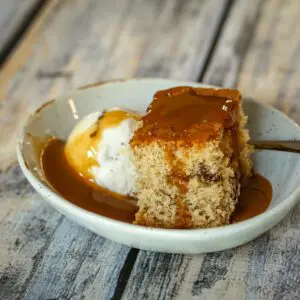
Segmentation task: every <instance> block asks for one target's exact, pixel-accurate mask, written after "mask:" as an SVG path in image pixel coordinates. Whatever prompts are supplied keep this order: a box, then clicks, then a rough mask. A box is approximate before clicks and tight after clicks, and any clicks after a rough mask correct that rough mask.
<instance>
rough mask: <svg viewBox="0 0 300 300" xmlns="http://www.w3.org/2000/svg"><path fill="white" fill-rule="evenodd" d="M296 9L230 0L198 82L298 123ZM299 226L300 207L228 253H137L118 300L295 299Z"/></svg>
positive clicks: (288, 4)
mask: <svg viewBox="0 0 300 300" xmlns="http://www.w3.org/2000/svg"><path fill="white" fill-rule="evenodd" d="M299 4H300V2H299V1H297V0H294V1H293V0H290V1H280V0H278V1H273V0H267V1H262V0H255V1H247V0H242V1H235V2H234V5H233V7H232V9H231V11H230V14H229V16H228V18H227V20H226V23H225V26H224V28H223V30H222V32H221V36H220V39H219V41H218V43H217V46H216V49H215V51H214V52H213V55H212V57H211V62H210V64H209V66H208V69H207V72H206V73H205V74H204V78H203V80H204V81H205V82H207V83H210V84H215V85H221V86H226V87H233V86H238V87H239V88H240V89H241V90H242V92H243V94H244V95H245V96H246V97H254V98H255V99H257V100H259V101H263V102H266V103H271V104H273V105H276V106H277V107H279V108H280V109H282V110H284V111H286V112H289V113H290V114H291V115H292V116H293V117H294V118H295V119H296V120H298V121H299V120H300V119H299V109H300V103H299V101H297V96H300V94H299V85H298V84H297V82H299V79H300V76H299V72H300V64H299V63H298V64H297V62H298V61H299V56H300V54H299V45H300V31H299V30H296V28H298V27H299V26H300V10H299ZM297 49H298V51H297ZM284 87H285V88H286V89H285V88H284ZM299 229H300V205H298V206H297V207H296V209H294V211H293V212H292V213H291V214H290V215H289V216H288V217H286V218H285V219H284V221H283V222H281V223H280V224H278V225H277V226H276V227H275V228H273V229H272V230H271V231H269V232H268V233H266V234H264V235H263V236H262V237H260V238H259V239H257V240H255V241H253V242H251V243H249V244H247V245H244V246H241V247H238V248H236V249H233V250H227V251H223V252H219V253H212V254H205V255H196V256H182V255H170V254H158V253H156V254H153V253H151V252H146V251H140V252H139V255H138V257H137V261H136V264H135V266H134V268H133V272H132V273H131V277H130V278H129V281H128V284H127V286H126V289H125V292H124V294H123V298H122V299H182V300H183V299H228V300H229V299H253V300H258V299H299V297H300V288H299V286H300V285H299V284H300V260H299V255H300V247H299V245H300V234H299Z"/></svg>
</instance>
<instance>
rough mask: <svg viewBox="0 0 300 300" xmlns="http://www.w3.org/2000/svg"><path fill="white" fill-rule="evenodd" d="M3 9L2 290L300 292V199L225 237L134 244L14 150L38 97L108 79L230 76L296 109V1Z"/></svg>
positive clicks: (131, 294)
mask: <svg viewBox="0 0 300 300" xmlns="http://www.w3.org/2000/svg"><path fill="white" fill-rule="evenodd" d="M0 11H1V13H0V63H1V65H2V68H1V70H0V98H1V102H0V170H1V173H0V299H9V300H10V299H129V300H131V299H134V300H135V299H253V300H258V299H280V300H281V299H287V300H290V299H300V232H299V229H300V206H299V205H298V206H297V207H296V208H295V209H294V210H293V211H292V212H291V213H290V214H289V216H288V217H286V218H285V219H284V220H283V221H282V222H281V223H280V224H279V225H277V226H276V227H275V228H273V229H272V230H271V231H269V232H267V233H266V234H264V235H263V236H261V237H260V238H258V239H256V240H255V241H253V242H251V243H249V244H247V245H244V246H242V247H238V248H235V249H232V250H227V251H223V252H219V253H213V254H202V255H195V256H189V255H171V254H163V253H152V252H148V251H141V250H137V249H130V248H128V247H126V246H122V245H119V244H116V243H113V242H111V241H108V240H106V239H103V238H101V237H100V236H97V235H95V234H93V233H91V232H90V231H88V230H86V229H84V228H82V227H81V226H79V225H77V224H76V223H74V222H72V221H70V220H68V219H66V218H65V217H64V216H62V215H61V214H60V213H58V212H57V211H55V210H54V209H53V208H52V207H50V206H49V205H48V204H47V203H45V202H44V201H43V200H42V199H41V197H40V196H38V195H37V194H36V193H35V192H34V190H33V189H32V188H31V186H30V185H29V183H28V182H27V180H26V179H25V178H24V176H23V175H22V173H21V171H20V168H19V167H18V164H17V162H16V153H15V148H16V141H17V136H18V133H19V131H20V129H21V128H22V126H23V124H24V121H25V120H26V118H27V117H28V115H29V113H30V112H32V111H33V110H34V109H35V108H36V107H37V106H39V105H40V104H41V103H42V102H44V101H46V100H47V99H49V98H54V97H56V96H57V95H59V94H62V93H64V92H65V91H67V90H69V89H71V88H74V87H78V86H81V85H85V84H87V83H91V82H94V81H99V80H104V79H112V78H122V77H170V78H175V79H187V80H195V81H203V82H206V83H211V84H215V85H221V86H226V87H234V86H236V87H238V88H239V89H241V91H242V93H243V95H244V97H252V98H255V99H256V100H258V101H261V102H265V103H268V104H271V105H274V106H276V107H277V108H279V109H280V110H283V111H284V112H285V113H287V114H289V115H290V116H291V117H292V118H294V119H295V120H296V121H298V122H299V121H300V83H299V82H300V29H299V28H300V1H299V0H265V1H263V0H252V1H247V0H236V1H231V0H206V1H205V0H203V1H201V0H186V1H183V0H162V1H150V0H135V1H134V0H123V1H117V0H113V1H111V0H48V1H40V0H26V1H25V0H13V1H11V0H10V1H5V0H2V1H1V4H0Z"/></svg>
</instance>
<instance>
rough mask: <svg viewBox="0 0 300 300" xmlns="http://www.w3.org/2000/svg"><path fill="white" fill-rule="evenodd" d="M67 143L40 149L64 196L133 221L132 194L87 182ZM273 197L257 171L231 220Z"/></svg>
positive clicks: (259, 209) (50, 178)
mask: <svg viewBox="0 0 300 300" xmlns="http://www.w3.org/2000/svg"><path fill="white" fill-rule="evenodd" d="M64 147H65V143H64V142H63V141H61V140H59V139H51V140H50V141H49V142H48V143H46V144H45V146H44V149H43V151H42V152H41V164H42V168H43V172H44V175H45V177H46V179H47V180H48V182H49V184H50V185H51V186H52V187H53V188H54V189H55V190H56V191H57V192H58V193H59V194H60V195H61V196H62V197H64V198H65V199H67V200H68V201H70V202H72V203H73V204H75V205H77V206H79V207H81V208H84V209H86V210H88V211H91V212H94V213H97V214H100V215H103V216H105V217H109V218H113V219H115V220H119V221H124V222H128V223H132V222H133V221H134V215H135V212H136V211H137V206H136V203H135V200H134V199H133V198H130V197H128V198H125V197H122V196H120V195H116V194H115V193H112V192H110V191H108V190H105V189H101V188H100V187H96V186H95V185H94V184H88V183H87V182H86V180H85V179H83V177H81V176H80V175H79V174H78V173H77V172H75V171H74V169H73V168H72V167H71V166H70V165H69V163H68V160H67V158H66V156H65V151H64ZM271 200H272V185H271V183H270V182H269V181H268V180H267V179H266V178H264V177H263V176H261V175H259V174H255V175H254V176H253V177H252V178H251V179H250V180H249V182H248V183H247V184H246V185H245V186H243V187H242V189H241V195H240V199H239V202H238V205H237V207H236V210H235V212H234V213H233V215H232V219H231V222H232V223H235V222H239V221H244V220H247V219H250V218H252V217H255V216H257V215H259V214H261V213H262V212H264V211H265V210H266V209H267V208H268V206H269V204H270V202H271Z"/></svg>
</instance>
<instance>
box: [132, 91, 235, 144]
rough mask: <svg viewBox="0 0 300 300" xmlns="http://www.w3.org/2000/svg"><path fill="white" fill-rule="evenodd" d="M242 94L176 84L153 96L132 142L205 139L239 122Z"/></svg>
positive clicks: (201, 140) (202, 140)
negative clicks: (238, 112)
mask: <svg viewBox="0 0 300 300" xmlns="http://www.w3.org/2000/svg"><path fill="white" fill-rule="evenodd" d="M239 100H240V93H239V91H237V90H231V89H222V90H217V89H202V88H198V89H197V88H192V87H185V86H183V87H176V88H171V89H168V90H163V91H159V92H157V93H156V94H155V95H154V99H153V101H152V103H151V105H150V106H149V107H148V110H147V111H148V113H147V114H146V115H145V116H144V117H143V118H142V121H143V127H141V128H140V129H138V130H137V131H136V133H135V136H134V138H133V140H132V143H133V144H134V143H136V144H138V143H139V142H147V141H152V140H153V139H156V140H157V139H160V140H172V141H174V140H185V141H186V142H187V141H188V140H193V141H198V142H204V141H206V140H207V139H209V138H211V137H215V136H217V135H218V134H219V132H220V130H221V129H222V128H225V129H227V128H231V127H233V126H234V125H235V124H236V120H237V114H236V112H237V107H238V104H239Z"/></svg>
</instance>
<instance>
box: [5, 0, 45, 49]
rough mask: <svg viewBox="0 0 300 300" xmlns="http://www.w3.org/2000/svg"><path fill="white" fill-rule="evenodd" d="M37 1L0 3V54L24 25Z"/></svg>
mask: <svg viewBox="0 0 300 300" xmlns="http://www.w3.org/2000/svg"><path fill="white" fill-rule="evenodd" d="M38 3H39V1H38V0H10V1H6V0H1V1H0V52H1V51H3V49H4V48H5V47H6V46H7V43H8V42H10V41H11V38H12V37H13V36H14V35H15V34H16V32H17V31H18V30H19V28H20V26H22V24H23V23H24V21H25V20H26V18H27V17H28V15H29V13H30V12H31V10H33V9H34V7H35V6H36V5H37V4H38Z"/></svg>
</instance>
